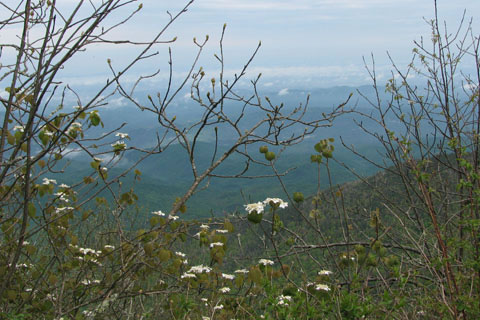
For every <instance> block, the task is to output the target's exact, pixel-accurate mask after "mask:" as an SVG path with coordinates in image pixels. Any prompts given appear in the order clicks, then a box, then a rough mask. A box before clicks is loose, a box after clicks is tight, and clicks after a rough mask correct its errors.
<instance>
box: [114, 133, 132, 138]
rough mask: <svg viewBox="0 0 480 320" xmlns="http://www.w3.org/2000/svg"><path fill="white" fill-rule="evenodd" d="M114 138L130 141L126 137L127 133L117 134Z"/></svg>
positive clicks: (127, 136)
mask: <svg viewBox="0 0 480 320" xmlns="http://www.w3.org/2000/svg"><path fill="white" fill-rule="evenodd" d="M115 137H119V138H120V139H130V136H129V135H128V133H121V132H117V133H116V134H115Z"/></svg>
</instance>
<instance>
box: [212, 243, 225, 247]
mask: <svg viewBox="0 0 480 320" xmlns="http://www.w3.org/2000/svg"><path fill="white" fill-rule="evenodd" d="M221 246H223V243H222V242H212V243H210V248H213V247H221Z"/></svg>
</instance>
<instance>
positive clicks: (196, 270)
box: [188, 264, 212, 273]
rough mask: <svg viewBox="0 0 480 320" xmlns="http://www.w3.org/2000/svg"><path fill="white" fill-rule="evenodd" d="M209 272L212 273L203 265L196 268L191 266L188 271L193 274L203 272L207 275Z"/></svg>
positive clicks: (210, 269)
mask: <svg viewBox="0 0 480 320" xmlns="http://www.w3.org/2000/svg"><path fill="white" fill-rule="evenodd" d="M210 271H212V268H210V267H207V266H204V265H203V264H201V265H198V266H193V267H191V268H190V270H188V272H193V273H203V272H205V273H209V272H210Z"/></svg>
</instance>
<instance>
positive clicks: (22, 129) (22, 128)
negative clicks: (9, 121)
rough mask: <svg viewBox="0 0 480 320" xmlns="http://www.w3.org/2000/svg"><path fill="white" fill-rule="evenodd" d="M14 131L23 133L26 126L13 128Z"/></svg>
mask: <svg viewBox="0 0 480 320" xmlns="http://www.w3.org/2000/svg"><path fill="white" fill-rule="evenodd" d="M13 130H14V131H17V130H18V131H20V132H23V131H24V130H25V127H24V126H15V127H13Z"/></svg>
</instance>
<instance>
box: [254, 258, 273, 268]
mask: <svg viewBox="0 0 480 320" xmlns="http://www.w3.org/2000/svg"><path fill="white" fill-rule="evenodd" d="M258 263H259V264H263V265H264V266H271V265H273V263H274V262H273V261H272V260H268V259H260V260H259V261H258Z"/></svg>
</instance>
